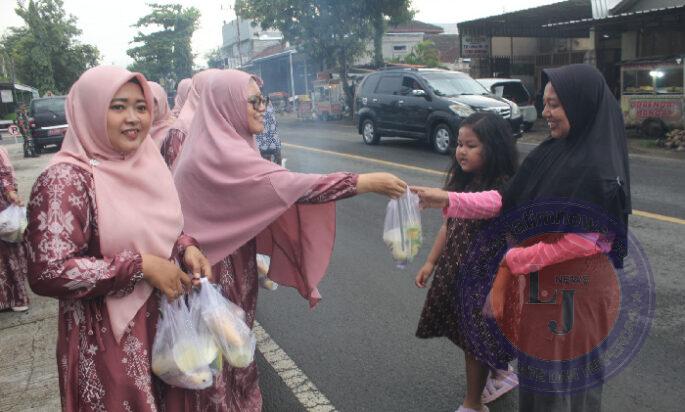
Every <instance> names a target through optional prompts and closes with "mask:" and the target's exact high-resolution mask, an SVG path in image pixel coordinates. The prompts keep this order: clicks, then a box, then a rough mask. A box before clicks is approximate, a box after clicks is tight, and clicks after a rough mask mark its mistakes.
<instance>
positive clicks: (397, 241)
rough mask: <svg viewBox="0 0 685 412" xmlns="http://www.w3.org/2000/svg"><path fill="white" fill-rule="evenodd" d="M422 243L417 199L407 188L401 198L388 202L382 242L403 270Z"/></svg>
mask: <svg viewBox="0 0 685 412" xmlns="http://www.w3.org/2000/svg"><path fill="white" fill-rule="evenodd" d="M422 241H423V235H422V233H421V211H420V210H419V197H418V195H416V194H415V193H412V192H411V191H410V190H409V188H407V192H406V193H405V194H404V195H403V196H402V197H400V198H399V199H392V200H390V202H388V207H387V209H386V212H385V226H384V228H383V242H385V244H386V245H387V246H388V248H389V249H390V253H392V257H393V259H394V260H395V263H396V264H397V267H398V268H400V269H404V268H405V267H406V266H407V264H408V263H410V262H411V261H413V260H414V257H415V256H416V255H417V254H418V253H419V250H420V249H421V243H422Z"/></svg>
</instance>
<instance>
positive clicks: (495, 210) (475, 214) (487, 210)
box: [442, 190, 502, 219]
mask: <svg viewBox="0 0 685 412" xmlns="http://www.w3.org/2000/svg"><path fill="white" fill-rule="evenodd" d="M501 210H502V196H501V195H500V194H499V192H498V191H496V190H489V191H487V192H475V193H457V192H449V206H447V207H446V208H444V209H443V211H442V213H443V215H444V216H445V217H457V218H461V219H490V218H493V217H496V216H498V215H499V214H500V212H501Z"/></svg>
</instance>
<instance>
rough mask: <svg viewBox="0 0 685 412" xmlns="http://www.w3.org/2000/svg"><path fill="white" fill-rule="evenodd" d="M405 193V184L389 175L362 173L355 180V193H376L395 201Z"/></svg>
mask: <svg viewBox="0 0 685 412" xmlns="http://www.w3.org/2000/svg"><path fill="white" fill-rule="evenodd" d="M406 191H407V184H406V183H405V182H404V181H403V180H402V179H400V178H399V177H397V176H395V175H393V174H391V173H364V174H360V175H359V178H358V179H357V193H359V194H362V193H369V192H373V193H378V194H381V195H385V196H388V197H391V198H393V199H397V198H398V197H400V196H402V195H403V194H404V193H405V192H406Z"/></svg>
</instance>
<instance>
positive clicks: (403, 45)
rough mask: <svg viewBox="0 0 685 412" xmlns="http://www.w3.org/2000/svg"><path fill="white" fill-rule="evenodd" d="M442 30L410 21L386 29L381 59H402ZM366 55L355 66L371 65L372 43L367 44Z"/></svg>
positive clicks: (438, 27)
mask: <svg viewBox="0 0 685 412" xmlns="http://www.w3.org/2000/svg"><path fill="white" fill-rule="evenodd" d="M443 31H444V29H443V28H442V27H440V26H436V25H433V24H428V23H424V22H421V21H418V20H412V21H410V22H407V23H403V24H399V25H396V26H390V27H388V30H387V31H386V33H385V34H384V35H383V59H384V60H385V61H390V60H393V59H402V58H403V57H404V56H406V55H407V54H409V53H411V51H412V49H413V48H414V47H415V46H416V45H417V44H419V43H421V42H422V41H424V40H427V39H428V38H429V37H431V36H436V35H439V34H441V33H442V32H443ZM367 50H368V52H367V54H366V55H365V56H362V57H360V58H359V59H357V61H356V62H355V65H358V66H366V65H370V64H372V63H373V52H374V48H373V41H370V42H369V45H368V47H367Z"/></svg>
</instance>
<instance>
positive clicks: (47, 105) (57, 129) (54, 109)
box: [29, 96, 67, 153]
mask: <svg viewBox="0 0 685 412" xmlns="http://www.w3.org/2000/svg"><path fill="white" fill-rule="evenodd" d="M66 99H67V97H66V96H51V97H43V98H40V99H33V100H31V104H30V105H29V116H30V118H29V125H30V127H31V136H32V137H33V144H34V146H35V148H36V151H37V152H38V153H40V152H41V151H42V150H43V148H44V147H45V146H49V145H55V146H57V148H58V149H59V148H61V147H62V141H63V140H64V134H65V133H66V132H67V116H66V114H65V112H64V103H65V101H66Z"/></svg>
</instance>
